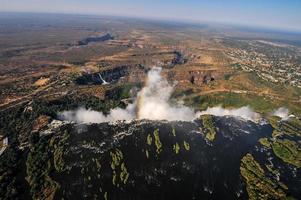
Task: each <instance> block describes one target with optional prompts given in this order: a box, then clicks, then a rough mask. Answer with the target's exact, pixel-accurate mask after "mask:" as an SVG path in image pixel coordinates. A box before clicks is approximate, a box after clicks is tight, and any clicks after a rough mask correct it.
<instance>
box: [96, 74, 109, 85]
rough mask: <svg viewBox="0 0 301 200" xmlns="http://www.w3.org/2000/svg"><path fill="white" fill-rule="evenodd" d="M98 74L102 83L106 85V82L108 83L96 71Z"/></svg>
mask: <svg viewBox="0 0 301 200" xmlns="http://www.w3.org/2000/svg"><path fill="white" fill-rule="evenodd" d="M98 76H99V78H100V80H101V81H102V85H107V84H109V83H108V82H107V81H105V80H104V79H103V78H102V76H101V74H100V73H98Z"/></svg>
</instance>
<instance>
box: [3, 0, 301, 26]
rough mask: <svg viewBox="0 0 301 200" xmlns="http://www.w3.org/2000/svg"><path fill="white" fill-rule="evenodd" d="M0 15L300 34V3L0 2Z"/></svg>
mask: <svg viewBox="0 0 301 200" xmlns="http://www.w3.org/2000/svg"><path fill="white" fill-rule="evenodd" d="M0 12H39V13H41V12H47V13H73V14H74V13H75V14H76V13H78V14H93V15H94V14H96V15H114V16H131V17H143V18H156V19H168V20H186V21H195V22H216V23H222V24H223V23H225V24H238V25H249V26H260V27H266V28H278V29H283V30H296V31H301V0H106V1H104V0H0Z"/></svg>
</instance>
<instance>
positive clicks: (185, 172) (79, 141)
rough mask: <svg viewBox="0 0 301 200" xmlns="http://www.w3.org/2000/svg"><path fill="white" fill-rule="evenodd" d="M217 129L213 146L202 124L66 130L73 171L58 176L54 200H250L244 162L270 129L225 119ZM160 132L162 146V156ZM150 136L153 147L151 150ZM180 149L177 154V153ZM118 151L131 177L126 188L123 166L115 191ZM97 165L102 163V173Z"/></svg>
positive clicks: (74, 127) (218, 122)
mask: <svg viewBox="0 0 301 200" xmlns="http://www.w3.org/2000/svg"><path fill="white" fill-rule="evenodd" d="M214 123H215V127H216V130H217V134H216V138H215V140H214V141H213V142H211V141H208V140H206V139H205V136H204V134H203V130H202V129H204V127H203V126H202V123H201V122H200V121H195V122H193V123H192V122H164V121H137V122H131V123H129V124H125V123H118V124H116V125H109V124H107V123H103V124H92V125H68V126H69V129H70V130H71V137H70V139H69V141H68V148H67V150H66V153H65V156H64V159H65V162H66V166H68V167H69V169H70V170H67V171H65V172H63V173H56V174H55V175H54V179H55V180H56V181H57V182H59V184H60V185H61V188H60V190H59V191H58V192H57V194H56V198H61V197H64V198H65V199H74V198H80V199H91V198H96V197H97V198H103V197H104V193H105V192H106V193H107V196H108V199H247V193H246V190H245V185H244V183H243V180H242V178H241V176H240V170H239V167H240V160H241V159H242V157H243V156H244V155H246V154H247V153H248V152H254V148H255V146H256V144H258V139H259V138H262V137H266V136H270V135H271V133H272V128H271V126H270V125H258V124H255V123H253V122H250V121H248V122H245V121H240V120H237V119H234V118H226V117H223V118H219V117H216V118H214ZM70 126H71V127H70ZM65 128H67V126H66V127H65ZM63 129H64V127H63ZM156 129H158V132H159V137H160V142H161V144H162V150H161V152H160V153H159V154H158V153H157V151H156V145H155V144H154V141H155V139H154V136H153V132H154V130H156ZM173 129H174V130H175V134H176V136H174V135H173V131H172V130H173ZM148 135H151V136H152V145H148V144H147V136H148ZM184 141H185V142H187V143H189V145H190V149H189V150H186V149H185V148H184ZM176 143H178V145H179V147H180V150H179V153H178V154H176V152H175V150H174V149H173V146H174V145H175V144H176ZM116 149H118V150H120V152H122V154H123V158H122V160H121V163H124V165H125V166H126V169H127V171H128V173H129V178H128V181H127V183H126V184H124V183H122V182H121V180H120V178H119V175H120V172H121V169H120V166H119V167H117V169H116V170H115V171H116V173H117V178H116V181H115V182H116V184H115V185H113V181H112V179H113V178H112V177H113V174H114V173H113V170H112V168H111V162H112V158H111V156H110V152H115V151H116ZM146 150H147V151H148V152H149V158H147V157H146ZM94 159H99V162H100V163H101V169H100V170H99V171H97V168H96V164H95V162H94V161H93V160H94ZM260 162H266V161H265V160H264V159H260Z"/></svg>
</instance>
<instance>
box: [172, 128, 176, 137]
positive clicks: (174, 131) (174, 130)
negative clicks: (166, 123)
mask: <svg viewBox="0 0 301 200" xmlns="http://www.w3.org/2000/svg"><path fill="white" fill-rule="evenodd" d="M172 135H173V136H174V137H176V129H175V128H174V127H173V128H172Z"/></svg>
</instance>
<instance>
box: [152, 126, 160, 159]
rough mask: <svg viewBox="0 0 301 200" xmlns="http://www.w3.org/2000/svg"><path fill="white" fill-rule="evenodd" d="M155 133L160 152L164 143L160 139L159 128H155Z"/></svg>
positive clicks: (158, 151)
mask: <svg viewBox="0 0 301 200" xmlns="http://www.w3.org/2000/svg"><path fill="white" fill-rule="evenodd" d="M153 134H154V137H155V145H156V152H157V154H160V153H161V151H162V143H161V141H160V136H159V129H155V130H154V133H153Z"/></svg>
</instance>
